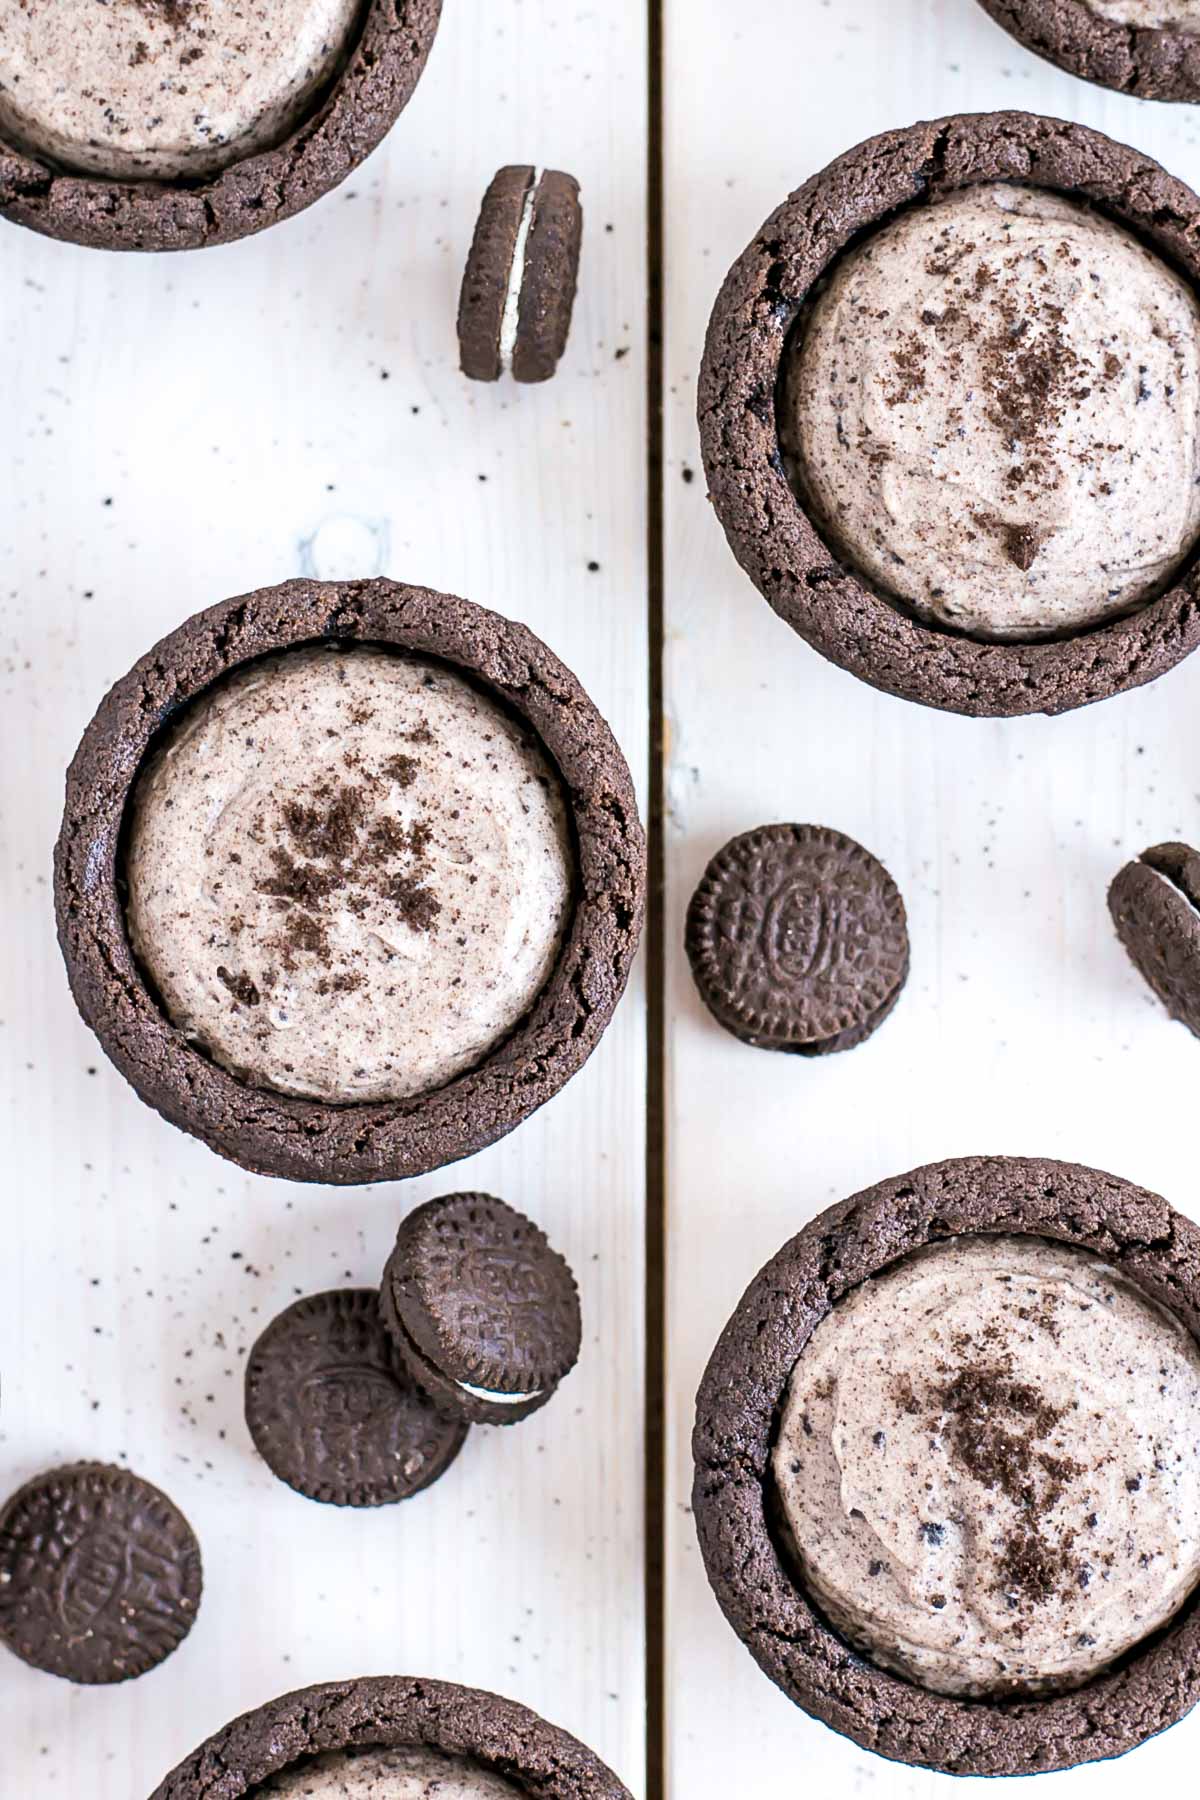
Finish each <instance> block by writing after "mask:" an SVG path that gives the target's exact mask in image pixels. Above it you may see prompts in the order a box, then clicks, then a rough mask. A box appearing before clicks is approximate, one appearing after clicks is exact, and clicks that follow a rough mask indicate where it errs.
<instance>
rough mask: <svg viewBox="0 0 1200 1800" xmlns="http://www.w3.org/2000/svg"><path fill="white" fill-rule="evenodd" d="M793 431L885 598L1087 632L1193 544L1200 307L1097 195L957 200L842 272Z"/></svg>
mask: <svg viewBox="0 0 1200 1800" xmlns="http://www.w3.org/2000/svg"><path fill="white" fill-rule="evenodd" d="M779 427H780V438H781V444H782V447H783V451H784V457H785V463H786V465H787V466H788V469H789V474H790V475H791V478H792V480H793V482H794V484H795V486H796V487H797V490H798V492H800V493H801V494H802V495H803V496H804V497H805V499H806V501H807V503H808V504H809V505H810V507H811V508H812V510H813V512H814V515H815V516H816V518H817V520H818V522H819V523H820V524H821V526H822V529H823V530H824V532H825V535H826V537H827V538H828V539H829V541H830V543H831V544H832V545H833V547H834V549H835V550H836V551H837V553H838V554H839V555H842V556H843V557H845V559H846V560H847V561H848V562H850V563H852V564H854V565H855V566H857V568H858V569H859V570H860V571H861V572H862V573H863V574H864V575H865V576H866V578H867V579H868V580H869V581H871V582H872V583H873V584H874V585H875V586H876V587H877V588H879V589H880V590H881V591H883V592H884V593H886V594H888V595H891V596H894V597H896V598H898V599H900V600H901V601H904V602H907V603H908V605H909V606H911V608H912V609H913V610H914V611H915V612H916V613H917V614H918V615H919V616H920V617H922V618H924V619H926V620H928V621H932V622H935V623H938V624H941V625H944V626H947V627H949V628H951V629H954V630H959V631H963V632H967V633H969V634H971V635H974V636H978V637H983V638H995V639H1003V638H1018V639H1019V638H1038V637H1045V636H1050V635H1056V634H1063V633H1069V632H1072V631H1077V630H1080V629H1082V628H1084V627H1087V626H1090V625H1095V624H1097V623H1099V622H1101V621H1102V620H1105V619H1109V618H1113V617H1116V616H1118V615H1120V614H1122V613H1126V612H1129V611H1132V610H1134V609H1136V608H1137V607H1138V606H1139V605H1141V604H1142V603H1143V602H1145V601H1146V600H1148V599H1150V598H1152V597H1153V596H1155V595H1156V594H1158V593H1160V592H1162V591H1164V590H1165V588H1166V587H1167V586H1169V585H1170V581H1171V577H1172V575H1173V574H1174V572H1175V571H1176V570H1177V569H1178V567H1179V566H1180V564H1181V562H1182V561H1183V560H1184V559H1185V558H1186V557H1187V556H1188V554H1189V553H1190V552H1191V550H1192V549H1193V547H1194V546H1195V544H1196V541H1197V537H1198V535H1200V306H1198V304H1197V300H1196V297H1195V295H1194V294H1193V292H1192V290H1191V288H1190V287H1188V286H1187V284H1186V283H1185V282H1184V281H1183V280H1182V279H1181V278H1180V277H1178V276H1177V275H1176V274H1175V273H1174V272H1173V271H1172V270H1171V269H1169V268H1168V267H1167V266H1166V264H1165V263H1164V262H1163V261H1162V260H1161V259H1160V258H1159V257H1157V256H1156V255H1155V254H1154V253H1153V252H1152V251H1151V250H1150V249H1148V248H1147V247H1146V246H1144V245H1143V244H1141V243H1140V242H1139V241H1138V240H1137V239H1136V238H1134V237H1133V236H1132V235H1131V234H1130V233H1129V232H1127V231H1126V230H1125V229H1124V228H1123V227H1122V226H1120V225H1118V224H1116V223H1114V222H1113V221H1111V220H1109V219H1107V218H1104V217H1102V216H1101V215H1100V214H1099V213H1096V212H1094V211H1092V210H1091V209H1089V208H1087V207H1085V206H1083V205H1082V204H1077V203H1075V202H1073V201H1070V200H1067V199H1064V198H1063V197H1062V196H1060V195H1055V194H1050V193H1048V192H1045V191H1043V190H1040V189H1036V188H1031V187H1024V186H1016V185H1013V186H1008V185H992V186H986V187H977V188H967V189H960V190H957V191H956V192H954V193H953V194H952V195H950V196H949V197H948V198H946V199H944V200H941V201H939V202H936V203H934V204H933V205H930V206H923V207H913V208H910V209H908V210H906V211H905V212H903V213H901V214H900V215H899V216H898V217H897V218H896V219H895V220H893V222H892V223H891V224H889V225H887V226H886V227H885V228H884V229H883V230H881V231H879V232H876V233H875V234H874V235H873V236H871V237H870V238H868V239H867V240H866V241H865V242H864V243H863V244H861V245H860V246H859V247H858V248H857V249H855V250H853V251H851V252H850V253H849V254H848V255H847V256H846V257H845V258H844V259H843V261H842V262H841V263H840V264H839V265H838V267H837V268H836V269H835V271H834V273H833V275H832V277H831V279H830V281H829V283H828V286H827V287H826V288H825V289H824V291H823V292H822V293H821V294H820V295H819V297H818V298H817V299H816V301H815V303H814V305H813V307H812V309H811V313H810V315H809V317H808V321H807V324H806V325H805V326H804V327H803V328H802V329H801V330H800V331H799V333H798V335H797V337H796V338H795V339H794V341H793V343H792V345H791V346H790V347H789V350H788V351H787V353H786V355H785V360H784V370H783V379H782V391H781V395H780V402H779Z"/></svg>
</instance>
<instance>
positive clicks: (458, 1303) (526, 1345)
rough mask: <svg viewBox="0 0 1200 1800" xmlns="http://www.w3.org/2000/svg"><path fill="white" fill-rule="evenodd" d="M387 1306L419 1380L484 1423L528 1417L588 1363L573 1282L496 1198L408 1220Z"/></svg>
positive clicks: (429, 1209) (431, 1208) (455, 1200)
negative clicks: (583, 1360)
mask: <svg viewBox="0 0 1200 1800" xmlns="http://www.w3.org/2000/svg"><path fill="white" fill-rule="evenodd" d="M380 1305H381V1308H382V1313H383V1319H384V1323H385V1324H386V1326H387V1328H388V1331H389V1332H390V1333H391V1336H392V1339H393V1341H394V1343H395V1345H396V1347H397V1349H398V1350H399V1352H400V1354H401V1356H402V1357H403V1358H404V1360H405V1362H406V1363H407V1365H408V1368H409V1370H410V1372H411V1374H412V1375H413V1377H414V1379H415V1380H417V1381H418V1382H420V1384H421V1386H422V1387H423V1388H425V1389H426V1391H427V1392H428V1393H429V1394H431V1395H432V1396H433V1398H434V1399H435V1400H436V1401H437V1403H438V1404H439V1405H440V1406H443V1407H445V1408H447V1409H452V1410H453V1411H454V1412H455V1413H457V1414H458V1415H459V1416H460V1417H462V1418H464V1419H471V1420H473V1421H475V1422H476V1423H478V1424H487V1425H515V1424H516V1423H517V1422H518V1421H519V1420H521V1419H526V1418H528V1417H529V1415H530V1413H533V1412H537V1411H538V1409H539V1408H540V1407H543V1406H545V1405H546V1403H547V1401H549V1400H551V1399H553V1397H554V1393H555V1390H556V1389H557V1387H558V1384H559V1382H560V1381H562V1379H563V1377H564V1376H565V1375H567V1374H569V1373H570V1371H571V1370H572V1369H573V1368H574V1366H575V1363H576V1361H577V1360H578V1357H579V1346H580V1340H581V1336H582V1325H581V1321H580V1313H579V1291H578V1289H577V1287H576V1285H575V1277H574V1276H573V1275H572V1273H571V1270H570V1268H569V1267H568V1265H567V1263H566V1262H565V1261H564V1259H563V1258H562V1257H561V1256H560V1255H559V1254H558V1252H557V1251H556V1250H554V1249H552V1248H551V1246H550V1244H549V1243H548V1241H547V1239H546V1236H545V1234H544V1233H543V1232H542V1231H540V1230H539V1229H538V1227H537V1226H536V1225H535V1224H533V1223H532V1221H531V1220H529V1219H527V1218H525V1217H524V1216H523V1215H522V1214H521V1213H519V1212H516V1211H515V1210H514V1209H513V1208H512V1207H511V1206H506V1205H505V1203H504V1201H503V1200H495V1199H493V1198H492V1197H491V1195H490V1194H450V1195H447V1196H446V1197H445V1198H443V1199H440V1200H430V1201H428V1202H427V1203H426V1204H425V1205H424V1206H419V1207H418V1208H417V1209H416V1211H415V1212H413V1213H410V1214H409V1216H408V1218H407V1219H405V1221H404V1223H403V1224H402V1225H401V1227H400V1231H399V1235H398V1236H397V1239H396V1245H395V1248H394V1249H393V1251H392V1254H391V1256H390V1257H389V1258H388V1262H387V1267H386V1268H385V1270H384V1274H383V1288H382V1291H381V1294H380Z"/></svg>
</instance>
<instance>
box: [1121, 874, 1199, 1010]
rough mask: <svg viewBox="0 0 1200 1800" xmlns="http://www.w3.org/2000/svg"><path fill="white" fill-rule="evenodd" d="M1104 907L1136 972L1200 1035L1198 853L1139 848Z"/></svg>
mask: <svg viewBox="0 0 1200 1800" xmlns="http://www.w3.org/2000/svg"><path fill="white" fill-rule="evenodd" d="M1108 909H1109V911H1110V913H1111V914H1112V919H1113V924H1114V925H1115V926H1116V931H1117V936H1118V937H1119V938H1120V940H1121V942H1122V944H1123V945H1124V946H1125V949H1126V951H1127V952H1128V954H1129V960H1130V961H1131V962H1132V964H1133V966H1134V968H1135V969H1136V970H1137V972H1138V974H1139V975H1140V976H1141V977H1142V979H1143V980H1144V981H1145V982H1146V983H1147V984H1148V986H1149V987H1150V988H1151V989H1152V990H1153V991H1154V993H1155V994H1157V995H1158V998H1159V999H1160V1000H1161V1001H1162V1003H1163V1005H1164V1006H1165V1007H1166V1009H1167V1011H1168V1012H1169V1013H1170V1015H1171V1017H1172V1018H1173V1019H1176V1020H1178V1022H1179V1023H1180V1024H1181V1025H1186V1026H1187V1028H1188V1030H1189V1031H1190V1032H1191V1033H1192V1034H1193V1036H1194V1037H1200V852H1197V851H1195V850H1193V849H1192V848H1191V846H1190V845H1189V844H1154V845H1152V846H1151V848H1150V849H1149V850H1143V852H1142V854H1141V855H1140V856H1139V857H1138V858H1137V859H1136V860H1135V861H1134V862H1130V863H1126V865H1125V867H1124V868H1123V869H1122V870H1121V872H1120V874H1119V875H1118V876H1117V878H1116V880H1115V881H1114V882H1113V884H1112V886H1111V887H1110V888H1109V890H1108Z"/></svg>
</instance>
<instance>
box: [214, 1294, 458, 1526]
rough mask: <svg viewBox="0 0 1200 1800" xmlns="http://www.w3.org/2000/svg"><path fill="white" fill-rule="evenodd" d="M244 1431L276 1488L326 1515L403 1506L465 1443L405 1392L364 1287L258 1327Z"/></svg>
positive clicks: (449, 1422)
mask: <svg viewBox="0 0 1200 1800" xmlns="http://www.w3.org/2000/svg"><path fill="white" fill-rule="evenodd" d="M246 1423H247V1425H248V1426H249V1428H250V1435H251V1437H252V1438H253V1439H254V1442H255V1445H256V1447H257V1449H258V1451H259V1454H260V1455H261V1456H262V1458H263V1460H264V1461H265V1462H266V1464H267V1466H268V1467H269V1468H270V1470H271V1472H272V1473H273V1474H274V1475H276V1476H278V1478H279V1480H280V1481H284V1482H286V1483H287V1484H288V1486H289V1487H293V1488H295V1489H296V1491H297V1493H301V1494H304V1495H305V1496H306V1497H307V1498H308V1499H310V1500H322V1501H327V1502H329V1503H330V1504H331V1505H334V1506H387V1505H390V1504H391V1503H392V1502H393V1501H396V1500H406V1499H408V1498H409V1496H410V1495H412V1494H416V1493H419V1492H420V1490H421V1489H422V1488H425V1487H428V1486H429V1485H430V1483H431V1482H434V1481H436V1480H437V1479H438V1477H439V1476H440V1475H443V1474H444V1473H445V1471H446V1470H447V1469H448V1468H449V1466H450V1464H451V1463H452V1462H453V1461H454V1458H455V1457H456V1456H457V1455H458V1452H459V1451H460V1450H461V1448H462V1445H463V1441H464V1439H465V1437H466V1434H467V1433H466V1426H465V1425H463V1424H461V1423H459V1422H456V1421H455V1420H453V1419H450V1418H447V1417H445V1416H443V1415H442V1414H441V1413H439V1412H438V1411H437V1410H436V1408H435V1407H434V1406H433V1404H432V1402H431V1401H430V1400H429V1399H428V1398H427V1397H426V1396H425V1395H424V1394H423V1393H421V1392H420V1391H419V1390H418V1389H417V1388H416V1387H415V1386H414V1385H413V1383H412V1381H411V1379H410V1378H409V1376H408V1374H407V1372H406V1370H405V1368H404V1366H403V1364H402V1363H401V1362H400V1361H399V1359H398V1358H397V1356H396V1355H395V1352H394V1351H393V1349H392V1346H391V1343H390V1341H389V1339H388V1336H387V1333H386V1332H385V1331H384V1328H383V1325H382V1323H381V1321H380V1317H379V1296H378V1294H377V1293H376V1292H375V1290H374V1289H373V1288H343V1289H338V1290H335V1291H333V1292H329V1293H324V1294H312V1295H309V1296H308V1297H307V1298H306V1299H303V1300H297V1301H296V1302H295V1304H294V1305H292V1306H289V1307H288V1308H287V1310H286V1312H282V1313H280V1315H279V1317H278V1318H276V1319H274V1320H273V1321H272V1322H271V1324H270V1325H268V1326H267V1329H266V1330H265V1331H264V1332H263V1334H262V1336H261V1337H260V1338H259V1340H258V1342H257V1343H256V1344H255V1346H254V1348H253V1349H252V1350H251V1352H250V1357H249V1361H248V1362H247V1364H246Z"/></svg>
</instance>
